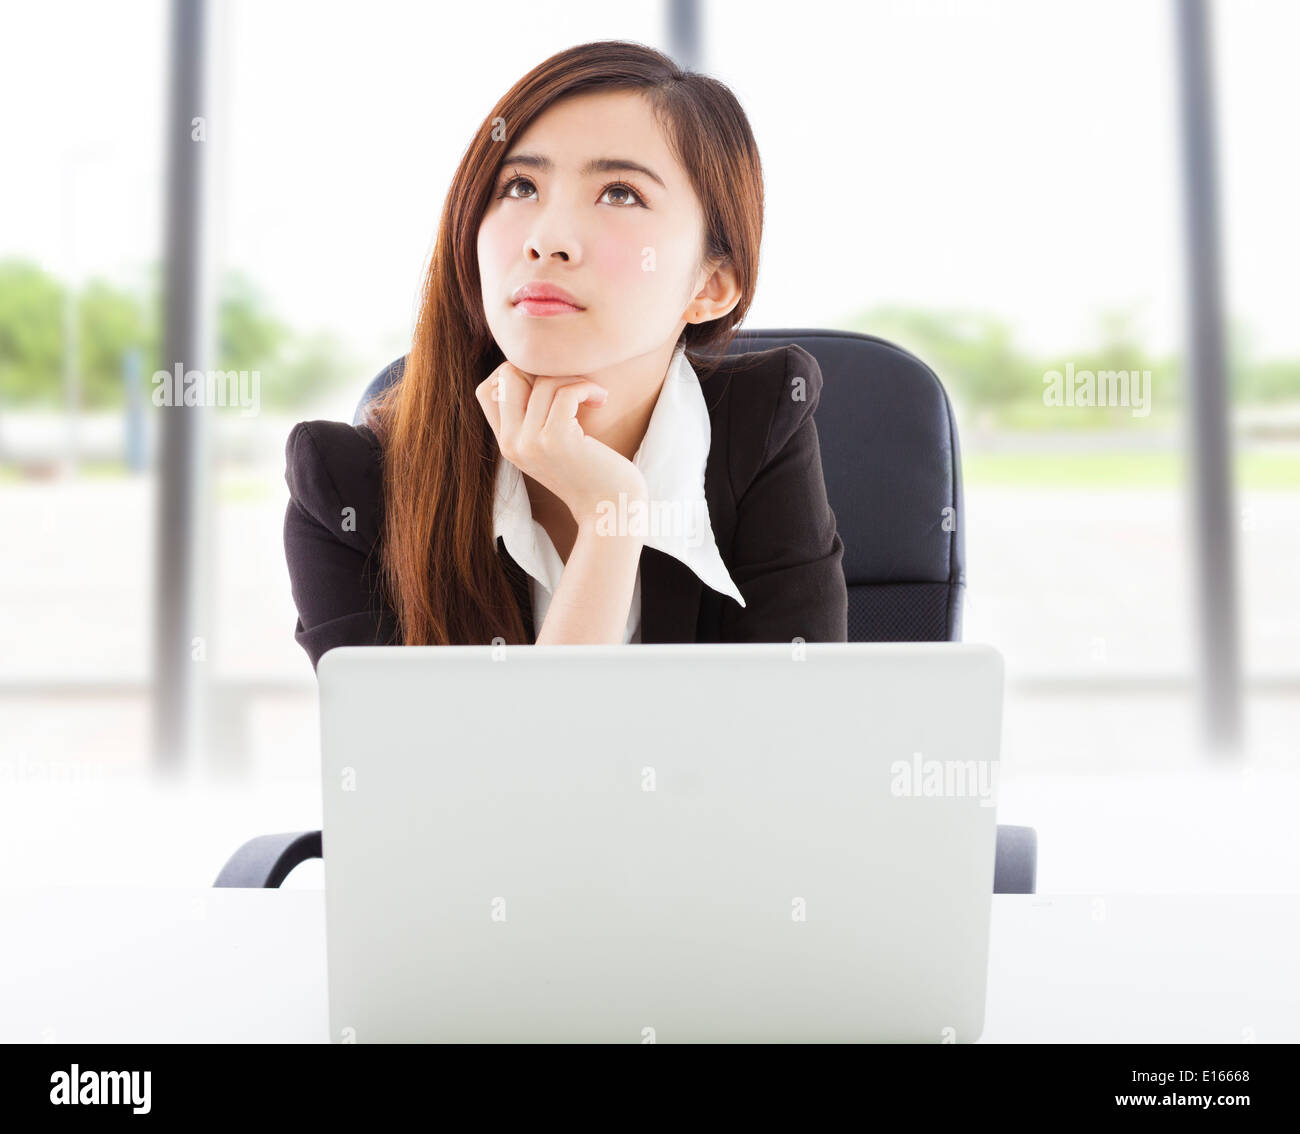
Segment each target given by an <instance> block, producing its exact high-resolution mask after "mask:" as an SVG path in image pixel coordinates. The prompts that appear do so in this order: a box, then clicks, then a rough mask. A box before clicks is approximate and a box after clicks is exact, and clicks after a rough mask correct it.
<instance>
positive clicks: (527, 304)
mask: <svg viewBox="0 0 1300 1134" xmlns="http://www.w3.org/2000/svg"><path fill="white" fill-rule="evenodd" d="M515 308H516V310H519V311H522V312H524V313H525V314H526V315H576V314H578V313H579V312H580V311H583V310H584V308H582V307H575V306H574V305H573V304H572V303H565V302H563V301H562V300H559V299H521V300H520V301H519V302H518V303H516V304H515Z"/></svg>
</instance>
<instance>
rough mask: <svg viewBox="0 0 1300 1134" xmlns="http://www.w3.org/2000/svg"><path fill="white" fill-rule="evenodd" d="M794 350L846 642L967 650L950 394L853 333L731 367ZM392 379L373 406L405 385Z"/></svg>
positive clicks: (378, 381) (741, 344)
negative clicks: (809, 407) (836, 545)
mask: <svg viewBox="0 0 1300 1134" xmlns="http://www.w3.org/2000/svg"><path fill="white" fill-rule="evenodd" d="M787 343H798V344H799V346H801V347H803V348H804V350H806V351H807V352H808V353H809V354H811V355H812V356H813V357H814V358H815V359H816V360H817V363H818V365H819V366H820V367H821V371H822V377H823V379H824V383H823V387H822V396H821V402H820V404H819V405H818V407H817V417H816V420H817V436H818V441H819V443H820V446H821V457H822V471H823V474H824V476H825V479H826V495H827V497H828V499H829V500H830V505H831V508H832V509H833V511H834V512H835V522H836V528H837V529H838V531H839V533H840V538H841V539H842V540H843V541H844V577H845V581H846V582H847V584H848V592H849V641H851V642H921V641H954V642H955V641H958V640H959V639H960V638H961V610H962V594H963V591H964V590H965V586H966V563H965V558H966V557H965V541H964V538H963V532H964V529H965V516H964V514H963V512H962V482H961V454H960V450H959V448H958V444H957V424H956V421H955V420H954V417H953V412H952V405H951V403H950V402H949V400H948V395H947V394H946V393H945V391H944V388H943V384H942V383H941V382H940V381H939V379H938V377H937V376H936V375H935V373H934V371H933V370H931V369H930V368H929V367H928V366H926V364H925V363H924V362H922V361H921V360H920V359H919V358H917V357H916V356H915V355H913V354H911V353H909V352H908V351H906V350H903V349H902V348H901V347H898V346H895V345H894V344H893V343H890V342H886V341H885V340H884V339H879V338H876V337H875V336H874V335H864V334H857V333H854V332H851V331H823V330H815V329H796V330H752V331H749V330H742V331H740V332H739V333H738V334H737V335H736V338H735V339H734V340H733V341H732V343H731V344H730V346H729V347H728V349H727V352H726V353H727V355H733V354H743V353H746V352H748V351H755V350H767V349H769V348H771V347H775V346H784V345H785V344H787ZM405 364H406V359H405V358H404V357H403V358H399V359H397V360H396V361H395V362H392V363H390V364H389V365H388V366H387V367H385V368H384V370H383V371H382V372H380V373H379V374H378V375H377V376H376V377H375V378H374V379H373V380H372V381H371V382H370V385H369V386H368V387H367V388H366V392H365V393H364V394H363V395H362V398H361V401H360V402H359V403H358V405H357V412H356V415H355V416H354V418H353V424H356V423H358V422H359V421H360V420H361V414H362V410H363V408H364V407H365V405H366V403H367V402H368V401H369V400H370V399H371V398H372V397H374V395H375V394H377V393H378V392H379V391H380V390H382V389H384V388H385V387H386V386H388V385H390V384H391V383H393V382H396V381H397V380H398V379H400V378H401V376H402V371H403V369H404V367H405Z"/></svg>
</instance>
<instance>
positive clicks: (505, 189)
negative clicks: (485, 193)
mask: <svg viewBox="0 0 1300 1134" xmlns="http://www.w3.org/2000/svg"><path fill="white" fill-rule="evenodd" d="M525 185H526V186H528V187H529V188H531V189H532V191H533V192H532V194H526V195H520V194H517V193H511V192H510V190H511V189H513V188H515V187H516V186H525ZM536 192H537V186H536V185H534V184H533V183H532V182H531V181H530V180H529V179H528V178H527V177H517V176H516V177H512V178H511V179H510V180H509V181H507V182H506V183H505V184H504V185H502V186H501V191H500V192H499V193H498V194H497V197H498V198H503V197H504V198H508V199H510V200H513V201H527V200H529V199H530V197H531V196H533V195H535V194H536ZM607 193H622V194H624V196H622V197H621V198H616V199H615V200H613V201H611V202H610V204H613V205H618V206H619V207H620V208H621V207H624V206H627V205H639V206H641V207H642V208H644V207H645V198H644V197H642V196H641V194H640V193H639V192H637V190H635V189H633V188H632V186H630V185H625V184H624V183H623V182H621V181H616V182H615V183H614V184H613V185H606V186H605V188H604V189H602V190H601V191H600V196H601V199H602V200H603V199H604V197H605V195H606V194H607Z"/></svg>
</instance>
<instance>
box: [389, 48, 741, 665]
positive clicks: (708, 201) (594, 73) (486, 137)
mask: <svg viewBox="0 0 1300 1134" xmlns="http://www.w3.org/2000/svg"><path fill="white" fill-rule="evenodd" d="M602 89H636V90H639V91H641V92H642V93H643V94H644V95H645V96H646V97H647V98H648V100H649V101H650V104H651V106H652V107H653V109H654V112H655V113H656V115H657V116H658V118H659V120H660V122H661V124H662V125H663V127H664V131H665V134H666V136H667V138H668V142H669V145H670V147H671V148H672V150H673V153H674V155H675V156H676V157H677V159H678V160H679V161H680V162H681V165H682V167H683V168H684V169H685V170H686V171H687V173H688V174H689V176H690V178H691V183H692V186H693V188H694V190H695V192H696V194H697V196H698V198H699V200H700V203H701V205H702V207H703V213H704V223H705V240H704V247H703V249H702V250H701V251H702V256H703V259H702V260H701V264H703V263H704V262H705V261H706V260H715V261H719V262H726V263H730V264H731V265H732V266H733V268H734V269H735V272H736V276H737V284H738V286H739V287H740V291H741V298H740V301H739V302H738V303H737V304H736V306H735V307H734V308H733V309H732V310H731V311H730V312H728V313H727V315H725V316H723V317H722V318H719V319H715V320H713V321H712V322H710V323H704V324H688V325H687V326H686V328H685V329H684V331H683V332H682V337H681V339H680V340H679V344H680V343H681V342H684V343H685V348H686V351H687V358H688V360H689V361H690V362H691V364H692V366H694V367H695V368H696V371H697V373H700V374H701V377H702V378H703V377H706V376H707V374H708V373H709V372H711V370H712V369H713V367H715V366H716V364H717V357H715V359H714V361H713V363H712V365H711V364H710V362H709V360H708V358H706V357H702V356H701V355H698V354H697V353H696V352H697V351H703V352H705V353H706V354H712V355H714V356H721V355H722V354H724V353H725V350H726V346H727V344H728V343H729V342H730V341H731V339H732V337H733V336H734V335H735V333H736V329H737V328H738V327H739V325H740V322H741V320H742V319H743V318H744V316H745V313H746V312H747V311H748V309H749V305H750V303H751V302H752V300H753V295H754V286H755V282H756V278H757V275H758V257H759V245H760V243H761V240H762V232H763V176H762V168H761V166H760V164H759V158H758V148H757V146H756V145H755V143H754V137H753V134H752V132H751V130H750V128H749V122H748V121H747V119H746V117H745V114H744V111H743V110H741V107H740V104H739V103H738V102H737V101H736V98H735V96H734V95H733V94H732V93H731V91H730V90H729V89H728V88H727V87H726V86H725V85H723V84H722V83H720V82H718V81H717V80H715V79H711V78H709V77H707V76H706V75H702V74H697V73H693V72H690V71H684V70H682V69H681V68H679V67H678V66H677V65H676V64H675V63H674V62H673V61H672V60H671V59H670V58H669V57H668V56H666V55H664V54H662V53H661V52H658V51H655V50H653V49H652V48H649V47H646V46H644V45H643V44H638V43H629V42H624V41H621V40H607V41H600V42H596V43H585V44H581V45H579V46H577V47H571V48H568V49H567V50H565V51H561V52H559V53H558V54H556V55H553V56H551V57H550V58H549V59H547V60H546V61H545V62H543V63H541V64H540V65H538V66H537V67H535V68H534V69H533V70H532V71H530V72H529V73H528V74H527V75H525V76H524V77H523V78H522V79H520V80H519V81H518V82H517V83H516V84H515V85H514V86H513V87H512V88H511V89H510V90H509V91H508V92H507V93H506V94H505V95H504V97H502V98H501V100H500V101H499V102H498V103H497V104H496V106H494V107H493V108H492V111H491V113H490V114H489V115H488V116H487V118H486V119H485V120H484V122H483V124H482V126H481V127H480V129H479V131H478V132H477V133H476V134H475V136H474V139H473V141H472V142H471V143H470V145H469V147H468V149H467V150H466V151H465V156H464V157H463V158H462V160H461V163H460V166H459V168H458V169H457V170H456V174H455V176H454V177H453V179H452V183H451V188H450V190H449V191H448V193H447V199H446V202H445V203H444V205H443V210H442V218H441V220H440V222H439V225H438V234H437V240H436V242H435V245H434V250H433V254H432V256H431V258H430V261H429V267H428V271H427V273H426V275H425V279H424V287H423V292H422V295H421V300H420V314H419V318H418V320H417V323H416V328H415V336H414V339H413V342H412V344H411V350H410V352H409V354H408V355H407V357H406V364H405V368H404V370H403V372H402V376H401V378H400V380H399V381H397V382H395V383H394V384H393V385H391V386H390V387H388V389H387V390H386V391H385V392H384V393H383V394H382V395H380V396H379V397H378V398H376V399H375V400H374V401H372V402H371V403H370V406H369V409H368V413H367V417H366V424H368V425H369V426H370V427H371V428H372V429H374V431H375V433H376V434H377V435H378V437H379V438H380V440H381V442H382V443H383V450H384V473H383V479H384V521H383V528H384V535H383V541H382V542H383V549H382V559H383V565H382V571H381V583H382V586H383V587H384V590H385V591H386V594H387V598H388V601H389V602H390V603H391V605H392V606H393V609H394V611H395V613H396V615H397V620H398V625H399V628H400V635H401V639H402V644H404V645H408V646H417V645H482V644H488V643H490V642H492V640H493V639H494V638H497V637H500V638H501V639H503V640H504V641H505V642H507V643H513V644H521V643H525V642H527V640H528V639H527V637H526V636H525V631H524V623H523V619H522V616H521V613H520V611H519V608H518V606H517V605H516V602H515V598H514V594H513V592H512V590H511V588H510V583H509V579H508V578H507V576H506V573H505V570H504V568H503V565H502V563H501V560H500V558H499V556H498V555H497V550H496V545H495V542H494V539H493V523H492V519H493V516H492V509H493V502H494V499H495V483H496V461H497V457H498V447H497V444H496V437H495V435H494V434H493V432H492V427H491V426H490V425H489V424H488V422H487V419H486V418H485V417H484V415H483V411H482V408H481V407H480V406H479V403H478V400H477V399H476V398H475V396H474V391H475V387H476V386H478V384H479V383H480V382H482V381H483V379H484V378H486V377H487V376H488V375H489V374H490V373H491V372H492V371H493V370H495V369H496V367H497V366H498V365H500V363H501V362H503V361H504V359H505V356H504V354H503V353H502V352H501V349H500V347H498V346H497V344H496V341H495V340H494V339H493V337H492V334H491V332H490V330H489V329H488V325H487V320H486V317H485V314H484V311H483V302H482V294H481V290H480V286H481V285H480V280H479V273H478V262H477V259H478V257H477V246H478V245H477V239H478V230H479V225H480V223H481V221H482V219H483V214H484V213H485V212H486V210H487V207H488V204H489V202H490V199H491V195H492V189H493V187H494V185H495V182H496V179H497V176H498V173H499V170H500V164H501V158H502V157H504V156H505V154H506V153H507V152H508V150H507V148H506V147H505V146H503V145H502V144H501V143H502V141H503V140H504V139H503V133H504V130H508V131H509V132H510V134H511V135H512V136H513V137H520V136H522V135H523V133H524V132H525V131H526V130H527V129H528V127H529V124H530V123H532V122H533V120H534V119H536V118H537V116H538V115H540V114H541V113H542V112H543V111H544V110H546V109H547V108H548V107H550V106H551V105H552V104H553V103H555V102H556V101H557V100H558V99H561V98H563V97H565V96H567V95H575V94H578V93H580V92H590V91H595V90H602ZM538 629H540V627H539V628H538Z"/></svg>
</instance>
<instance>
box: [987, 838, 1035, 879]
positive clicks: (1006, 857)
mask: <svg viewBox="0 0 1300 1134" xmlns="http://www.w3.org/2000/svg"><path fill="white" fill-rule="evenodd" d="M1037 875H1038V833H1037V832H1036V831H1035V830H1034V829H1033V827H1007V826H1002V825H1001V824H999V826H998V846H997V853H996V856H995V858H994V860H993V892H994V893H995V894H1032V893H1035V890H1034V885H1035V881H1036V879H1037Z"/></svg>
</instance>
